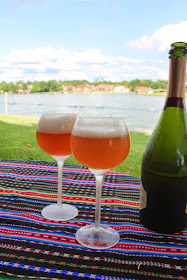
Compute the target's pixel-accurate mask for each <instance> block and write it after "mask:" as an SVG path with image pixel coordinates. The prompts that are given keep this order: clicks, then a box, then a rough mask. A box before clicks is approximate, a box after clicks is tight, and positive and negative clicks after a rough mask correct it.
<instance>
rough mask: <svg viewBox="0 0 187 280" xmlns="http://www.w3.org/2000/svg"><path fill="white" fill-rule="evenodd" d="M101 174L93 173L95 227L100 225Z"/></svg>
mask: <svg viewBox="0 0 187 280" xmlns="http://www.w3.org/2000/svg"><path fill="white" fill-rule="evenodd" d="M103 177H104V176H103V175H95V179H96V202H95V227H96V228H99V227H100V220H101V196H102V184H103Z"/></svg>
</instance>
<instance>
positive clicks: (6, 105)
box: [4, 92, 8, 116]
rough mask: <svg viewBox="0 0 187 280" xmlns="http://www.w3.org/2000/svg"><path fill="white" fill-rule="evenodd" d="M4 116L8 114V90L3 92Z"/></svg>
mask: <svg viewBox="0 0 187 280" xmlns="http://www.w3.org/2000/svg"><path fill="white" fill-rule="evenodd" d="M4 101H5V116H7V115H8V92H5V99H4Z"/></svg>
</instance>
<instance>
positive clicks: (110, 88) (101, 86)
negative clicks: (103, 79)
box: [94, 84, 114, 92]
mask: <svg viewBox="0 0 187 280" xmlns="http://www.w3.org/2000/svg"><path fill="white" fill-rule="evenodd" d="M113 89H114V86H113V85H106V84H99V85H97V86H95V89H94V90H95V91H103V92H112V91H113Z"/></svg>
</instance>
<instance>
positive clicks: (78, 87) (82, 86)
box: [75, 84, 94, 92]
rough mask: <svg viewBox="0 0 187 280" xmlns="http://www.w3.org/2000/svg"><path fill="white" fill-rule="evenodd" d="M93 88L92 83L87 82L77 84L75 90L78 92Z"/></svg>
mask: <svg viewBox="0 0 187 280" xmlns="http://www.w3.org/2000/svg"><path fill="white" fill-rule="evenodd" d="M93 88H94V86H93V85H89V84H80V85H78V86H76V88H75V90H76V91H78V92H80V91H81V92H89V91H92V90H93Z"/></svg>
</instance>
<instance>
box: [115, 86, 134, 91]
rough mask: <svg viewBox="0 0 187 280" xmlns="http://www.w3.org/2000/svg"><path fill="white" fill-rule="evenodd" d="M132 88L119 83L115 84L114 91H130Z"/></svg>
mask: <svg viewBox="0 0 187 280" xmlns="http://www.w3.org/2000/svg"><path fill="white" fill-rule="evenodd" d="M129 91H130V88H129V87H128V86H126V85H120V84H117V85H115V86H114V92H129Z"/></svg>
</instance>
